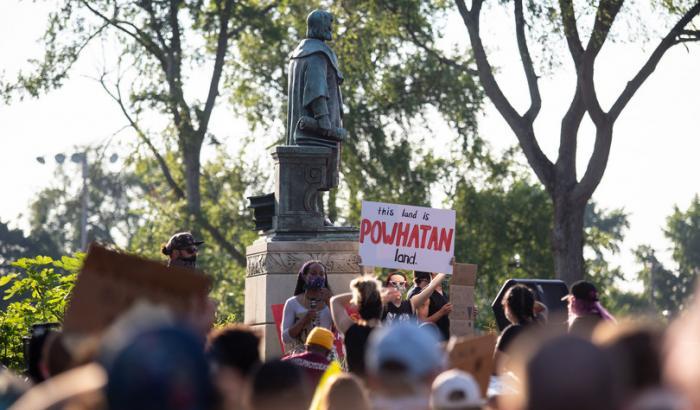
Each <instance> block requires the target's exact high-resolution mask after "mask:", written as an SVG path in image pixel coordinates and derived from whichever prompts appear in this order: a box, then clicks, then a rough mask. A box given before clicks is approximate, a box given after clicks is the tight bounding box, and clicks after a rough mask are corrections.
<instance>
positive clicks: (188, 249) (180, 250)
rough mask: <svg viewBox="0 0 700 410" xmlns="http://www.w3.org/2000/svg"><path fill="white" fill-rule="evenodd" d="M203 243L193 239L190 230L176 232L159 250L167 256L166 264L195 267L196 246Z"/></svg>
mask: <svg viewBox="0 0 700 410" xmlns="http://www.w3.org/2000/svg"><path fill="white" fill-rule="evenodd" d="M203 243H204V241H199V240H195V239H194V236H192V234H191V233H190V232H178V233H176V234H175V235H173V236H171V237H170V240H169V241H168V243H166V244H165V245H163V246H162V247H161V250H160V251H161V252H162V253H163V255H166V256H167V257H168V266H182V267H186V268H195V267H196V263H197V252H198V248H197V247H198V246H199V245H201V244H203Z"/></svg>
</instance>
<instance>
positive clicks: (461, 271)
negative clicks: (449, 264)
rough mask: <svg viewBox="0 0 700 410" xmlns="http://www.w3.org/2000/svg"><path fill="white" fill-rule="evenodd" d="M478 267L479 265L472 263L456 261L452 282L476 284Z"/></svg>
mask: <svg viewBox="0 0 700 410" xmlns="http://www.w3.org/2000/svg"><path fill="white" fill-rule="evenodd" d="M477 269H478V265H474V264H471V263H455V264H454V267H453V270H452V278H451V279H450V284H451V285H464V286H475V285H476V271H477Z"/></svg>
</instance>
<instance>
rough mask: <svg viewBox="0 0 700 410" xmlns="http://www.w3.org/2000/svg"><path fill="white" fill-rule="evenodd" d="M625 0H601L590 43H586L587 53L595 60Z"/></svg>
mask: <svg viewBox="0 0 700 410" xmlns="http://www.w3.org/2000/svg"><path fill="white" fill-rule="evenodd" d="M624 2H625V0H600V3H599V4H598V10H597V11H596V14H595V22H594V23H593V30H592V31H591V37H590V38H589V39H588V44H587V45H586V51H585V53H586V54H589V58H592V59H594V60H595V57H596V56H597V55H598V53H599V52H600V49H601V48H603V44H605V40H606V39H607V38H608V34H610V29H611V28H612V25H613V22H615V18H616V17H617V14H618V13H619V12H620V8H621V7H622V3H624Z"/></svg>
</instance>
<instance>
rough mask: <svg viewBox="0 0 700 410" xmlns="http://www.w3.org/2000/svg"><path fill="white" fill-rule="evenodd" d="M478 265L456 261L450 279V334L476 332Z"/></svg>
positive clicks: (457, 334)
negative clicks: (475, 295) (475, 290)
mask: <svg viewBox="0 0 700 410" xmlns="http://www.w3.org/2000/svg"><path fill="white" fill-rule="evenodd" d="M476 270H477V265H471V264H468V263H455V265H454V272H453V273H452V278H451V279H450V303H452V312H451V313H450V334H451V335H453V336H471V335H473V334H474V320H475V319H476V314H475V312H474V306H475V305H476V303H475V301H474V285H476Z"/></svg>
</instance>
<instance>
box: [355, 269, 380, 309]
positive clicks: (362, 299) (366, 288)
mask: <svg viewBox="0 0 700 410" xmlns="http://www.w3.org/2000/svg"><path fill="white" fill-rule="evenodd" d="M350 290H351V291H352V303H353V304H355V305H356V306H357V308H358V311H359V313H360V317H362V319H364V320H371V319H381V317H382V310H383V307H384V306H383V304H382V297H381V293H380V292H381V290H382V284H381V282H379V281H378V280H377V278H376V277H374V276H371V275H362V276H360V277H358V278H355V279H353V280H352V282H350Z"/></svg>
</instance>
